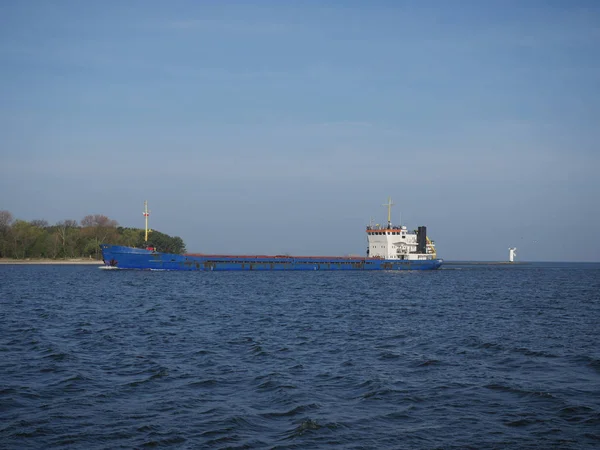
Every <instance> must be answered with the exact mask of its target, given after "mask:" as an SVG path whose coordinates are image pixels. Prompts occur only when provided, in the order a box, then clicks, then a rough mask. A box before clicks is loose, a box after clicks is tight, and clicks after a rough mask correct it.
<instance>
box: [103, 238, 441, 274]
mask: <svg viewBox="0 0 600 450" xmlns="http://www.w3.org/2000/svg"><path fill="white" fill-rule="evenodd" d="M100 247H101V249H102V257H103V260H104V264H105V266H107V267H114V268H117V269H138V270H180V271H290V270H294V271H298V270H301V271H308V270H310V271H315V270H328V271H330V270H435V269H439V268H440V266H441V265H442V260H441V259H423V260H389V259H379V258H360V257H331V256H264V255H192V254H189V255H176V254H170V253H161V252H155V251H152V250H145V249H138V248H133V247H124V246H119V245H107V244H103V245H101V246H100Z"/></svg>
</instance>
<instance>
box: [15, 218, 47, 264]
mask: <svg viewBox="0 0 600 450" xmlns="http://www.w3.org/2000/svg"><path fill="white" fill-rule="evenodd" d="M11 228H12V238H13V256H14V257H15V258H23V259H24V258H29V257H31V253H32V252H31V250H32V247H33V244H34V243H35V241H36V240H37V239H38V238H39V237H40V235H41V234H42V233H43V231H42V229H40V228H38V227H36V226H35V225H32V224H31V223H29V222H27V221H25V220H16V221H15V223H14V224H13V225H12V227H11Z"/></svg>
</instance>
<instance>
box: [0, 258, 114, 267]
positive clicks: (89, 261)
mask: <svg viewBox="0 0 600 450" xmlns="http://www.w3.org/2000/svg"><path fill="white" fill-rule="evenodd" d="M0 264H87V265H96V266H99V265H101V264H103V262H102V261H99V260H97V259H85V258H69V259H36V258H28V259H11V258H0Z"/></svg>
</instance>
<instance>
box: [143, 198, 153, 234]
mask: <svg viewBox="0 0 600 450" xmlns="http://www.w3.org/2000/svg"><path fill="white" fill-rule="evenodd" d="M143 214H144V219H146V233H145V234H144V242H145V243H146V244H148V233H149V232H150V231H151V230H149V229H148V217H150V211H148V200H144V213H143Z"/></svg>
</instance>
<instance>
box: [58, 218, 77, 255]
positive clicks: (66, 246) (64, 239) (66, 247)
mask: <svg viewBox="0 0 600 450" xmlns="http://www.w3.org/2000/svg"><path fill="white" fill-rule="evenodd" d="M54 233H55V235H56V236H57V238H58V241H59V242H60V248H61V251H60V254H61V255H62V257H63V258H73V257H75V253H76V252H77V245H78V243H79V240H80V229H79V225H78V224H77V221H76V220H63V221H61V222H58V223H57V224H56V225H55V231H54ZM80 254H81V252H80Z"/></svg>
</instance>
